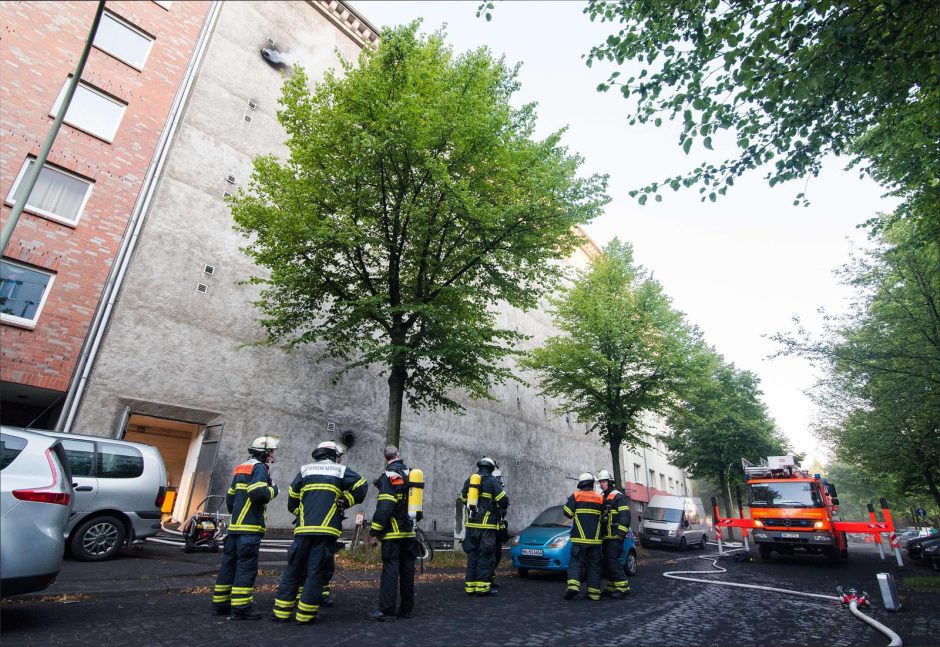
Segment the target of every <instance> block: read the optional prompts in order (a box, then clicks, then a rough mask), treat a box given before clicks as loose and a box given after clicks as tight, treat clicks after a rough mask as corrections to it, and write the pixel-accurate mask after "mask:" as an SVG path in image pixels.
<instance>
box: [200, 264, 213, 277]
mask: <svg viewBox="0 0 940 647" xmlns="http://www.w3.org/2000/svg"><path fill="white" fill-rule="evenodd" d="M202 271H203V272H205V273H206V274H208V275H209V276H212V275H213V274H215V265H209V264H208V263H206V264H205V266H203V268H202Z"/></svg>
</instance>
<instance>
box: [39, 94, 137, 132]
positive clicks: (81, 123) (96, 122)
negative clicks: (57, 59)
mask: <svg viewBox="0 0 940 647" xmlns="http://www.w3.org/2000/svg"><path fill="white" fill-rule="evenodd" d="M68 85H69V82H68V80H66V82H65V83H63V84H62V89H61V90H60V91H59V96H58V97H56V100H55V103H54V104H53V105H52V110H51V112H50V114H51V115H53V116H54V115H55V113H56V112H58V111H59V106H60V105H62V99H63V98H65V90H66V88H68ZM126 109H127V104H126V103H122V102H121V101H118V100H117V99H113V98H111V97H109V96H107V95H105V94H103V93H101V92H99V91H98V90H95V89H93V88H92V87H91V86H90V85H85V84H84V83H82V82H81V81H79V83H78V87H77V88H75V94H74V95H73V96H72V103H70V104H69V108H68V111H67V112H66V113H65V122H66V123H67V124H69V125H71V126H75V127H76V128H79V129H81V130H84V131H85V132H86V133H89V134H91V135H94V136H95V137H100V138H101V139H104V140H105V141H109V142H110V141H111V140H113V139H114V135H115V133H117V129H118V126H120V125H121V119H123V118H124V111H125V110H126Z"/></svg>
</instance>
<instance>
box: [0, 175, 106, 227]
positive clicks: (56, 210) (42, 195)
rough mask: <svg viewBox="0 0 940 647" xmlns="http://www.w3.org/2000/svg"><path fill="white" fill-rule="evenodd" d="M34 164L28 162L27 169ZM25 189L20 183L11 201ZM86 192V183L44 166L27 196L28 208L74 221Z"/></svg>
mask: <svg viewBox="0 0 940 647" xmlns="http://www.w3.org/2000/svg"><path fill="white" fill-rule="evenodd" d="M35 163H36V161H35V160H30V161H29V167H30V168H32V166H33V164H35ZM24 177H25V173H24ZM25 188H26V187H25V186H24V185H23V183H22V182H20V186H19V187H17V189H16V195H15V196H14V198H13V199H14V200H19V199H20V198H21V197H22V193H23V190H24V189H25ZM87 191H88V183H87V182H83V181H82V180H79V179H78V178H75V177H72V176H71V175H67V174H65V173H61V172H59V171H57V170H55V169H53V168H50V167H48V166H44V167H43V169H42V171H41V172H40V173H39V179H38V180H36V185H35V186H34V187H33V192H32V193H31V194H30V196H29V204H28V206H30V207H32V208H33V209H39V210H41V211H44V212H46V213H51V214H54V215H56V216H59V217H60V218H65V219H67V220H71V221H75V220H76V219H77V218H78V216H79V209H81V207H82V201H83V200H84V199H85V193H86V192H87Z"/></svg>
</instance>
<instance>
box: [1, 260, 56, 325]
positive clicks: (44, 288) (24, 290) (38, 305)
mask: <svg viewBox="0 0 940 647" xmlns="http://www.w3.org/2000/svg"><path fill="white" fill-rule="evenodd" d="M54 280H55V275H54V274H52V273H51V272H42V271H39V270H34V269H32V268H29V267H26V266H25V265H20V264H19V263H13V262H11V261H7V260H4V261H2V262H0V321H4V322H6V323H11V324H16V325H20V326H24V327H27V328H34V327H35V326H36V322H37V321H38V320H39V315H40V314H41V313H42V306H43V305H44V304H45V302H46V297H47V296H48V294H49V290H50V289H51V288H52V282H53V281H54Z"/></svg>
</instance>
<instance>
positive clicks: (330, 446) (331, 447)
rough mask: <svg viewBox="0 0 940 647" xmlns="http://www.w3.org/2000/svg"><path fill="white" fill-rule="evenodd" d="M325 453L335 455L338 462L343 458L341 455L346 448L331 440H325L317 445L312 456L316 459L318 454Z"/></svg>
mask: <svg viewBox="0 0 940 647" xmlns="http://www.w3.org/2000/svg"><path fill="white" fill-rule="evenodd" d="M325 452H334V453H335V454H336V458H337V460H339V459H340V458H342V457H343V454H345V453H346V448H345V447H343V446H342V445H340V444H339V443H337V442H333V441H332V440H325V441H323V442H322V443H320V444H319V445H317V448H316V449H315V450H313V456H314V458H316V457H317V455H318V454H321V453H325Z"/></svg>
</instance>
